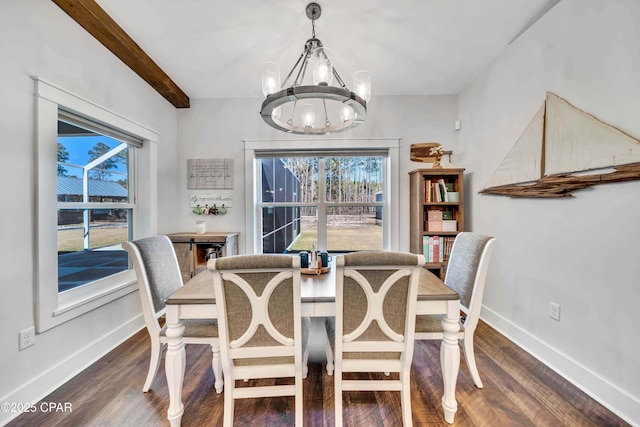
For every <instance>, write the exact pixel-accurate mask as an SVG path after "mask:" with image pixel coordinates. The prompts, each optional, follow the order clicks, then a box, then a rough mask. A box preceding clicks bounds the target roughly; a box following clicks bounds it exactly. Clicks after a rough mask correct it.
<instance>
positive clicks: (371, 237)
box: [290, 225, 382, 251]
mask: <svg viewBox="0 0 640 427" xmlns="http://www.w3.org/2000/svg"><path fill="white" fill-rule="evenodd" d="M317 240H318V234H317V231H316V230H303V231H302V232H300V235H299V236H298V239H297V240H296V241H295V243H294V244H293V245H291V247H290V250H291V251H308V250H311V247H312V244H313V242H314V241H317ZM327 245H328V248H329V250H350V251H362V250H381V249H382V227H380V226H377V225H371V226H363V227H358V228H327ZM334 248H335V249H334Z"/></svg>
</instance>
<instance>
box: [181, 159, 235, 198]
mask: <svg viewBox="0 0 640 427" xmlns="http://www.w3.org/2000/svg"><path fill="white" fill-rule="evenodd" d="M187 174H188V176H187V188H188V189H189V190H211V189H232V188H233V159H187Z"/></svg>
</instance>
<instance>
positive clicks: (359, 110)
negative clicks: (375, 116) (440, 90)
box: [260, 3, 371, 135]
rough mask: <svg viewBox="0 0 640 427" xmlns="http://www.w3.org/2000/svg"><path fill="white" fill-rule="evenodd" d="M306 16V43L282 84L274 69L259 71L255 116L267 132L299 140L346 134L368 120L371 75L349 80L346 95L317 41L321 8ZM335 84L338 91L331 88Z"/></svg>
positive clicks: (327, 54) (273, 65)
mask: <svg viewBox="0 0 640 427" xmlns="http://www.w3.org/2000/svg"><path fill="white" fill-rule="evenodd" d="M306 11H307V17H308V18H309V19H311V28H312V32H311V38H310V39H309V40H307V42H306V43H305V45H304V49H303V51H302V54H301V55H300V57H299V58H298V61H297V62H296V63H295V65H294V66H293V68H292V69H291V71H289V74H288V75H287V77H286V78H285V79H284V82H282V84H281V83H280V68H279V66H278V64H276V63H275V62H267V63H265V64H264V66H263V69H262V93H263V94H264V96H265V100H264V102H263V103H262V109H261V110H260V115H261V116H262V119H263V120H264V121H265V122H266V123H267V124H268V125H269V126H271V127H273V128H275V129H278V130H281V131H283V132H288V133H295V134H300V135H325V134H329V133H335V132H342V131H345V130H347V129H351V128H352V127H355V126H357V125H359V124H360V123H362V122H364V120H365V119H366V118H367V102H368V101H369V99H370V98H371V75H370V74H369V72H368V71H366V70H361V71H357V72H356V73H355V74H354V75H353V87H354V92H352V91H351V90H349V89H348V88H347V86H346V84H345V83H344V82H343V81H342V78H340V75H339V74H338V71H337V70H336V69H335V67H334V66H333V54H332V51H331V49H329V48H328V47H324V46H323V45H322V42H321V41H320V40H319V39H317V38H316V30H315V22H316V19H318V18H319V17H320V14H321V12H322V9H321V8H320V5H319V4H317V3H309V4H308V5H307V9H306ZM294 75H295V78H294V80H293V81H292V82H291V84H290V86H287V84H288V83H289V79H290V78H291V77H292V76H294ZM305 77H306V78H307V79H306V80H305ZM308 80H311V81H312V82H313V84H309V82H308ZM334 80H335V83H336V84H337V86H335V85H334V86H332V85H331V84H332V83H333V82H334Z"/></svg>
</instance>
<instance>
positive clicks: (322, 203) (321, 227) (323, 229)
mask: <svg viewBox="0 0 640 427" xmlns="http://www.w3.org/2000/svg"><path fill="white" fill-rule="evenodd" d="M324 161H325V159H324V158H320V160H319V162H318V210H317V213H316V215H317V217H318V249H323V250H325V249H327V203H326V200H327V191H326V190H327V184H326V175H325V173H326V172H325V164H324Z"/></svg>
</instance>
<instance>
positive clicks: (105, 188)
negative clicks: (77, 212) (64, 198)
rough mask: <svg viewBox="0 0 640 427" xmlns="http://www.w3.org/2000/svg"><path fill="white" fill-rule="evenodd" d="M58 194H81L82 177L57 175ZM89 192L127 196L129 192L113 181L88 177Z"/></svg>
mask: <svg viewBox="0 0 640 427" xmlns="http://www.w3.org/2000/svg"><path fill="white" fill-rule="evenodd" d="M58 194H67V195H72V194H73V195H76V194H77V195H81V194H82V179H80V178H77V177H75V176H58ZM89 194H90V195H91V196H103V197H127V196H128V195H129V192H128V191H127V189H126V188H124V187H123V186H122V185H120V184H119V183H117V182H115V181H98V180H97V179H90V180H89Z"/></svg>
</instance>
